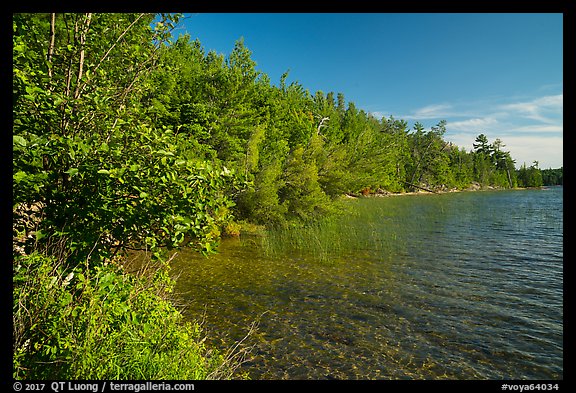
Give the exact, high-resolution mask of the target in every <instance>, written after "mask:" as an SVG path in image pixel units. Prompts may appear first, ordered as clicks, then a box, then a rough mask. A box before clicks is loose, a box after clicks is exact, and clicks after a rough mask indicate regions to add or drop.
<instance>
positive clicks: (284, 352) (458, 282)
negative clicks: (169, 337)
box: [173, 187, 563, 379]
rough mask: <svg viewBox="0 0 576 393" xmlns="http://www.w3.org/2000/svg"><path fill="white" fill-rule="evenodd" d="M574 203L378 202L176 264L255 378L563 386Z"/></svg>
mask: <svg viewBox="0 0 576 393" xmlns="http://www.w3.org/2000/svg"><path fill="white" fill-rule="evenodd" d="M562 193H563V191H562V188H561V187H553V188H549V189H545V190H513V191H489V192H488V191H487V192H469V193H466V192H464V193H454V194H442V195H418V196H403V197H390V198H369V199H359V200H355V201H350V206H351V211H350V212H349V213H347V214H345V215H343V216H342V217H340V218H338V219H336V220H330V221H326V222H324V223H320V224H318V225H316V226H315V227H312V228H309V229H307V230H305V231H299V232H295V230H293V231H283V232H276V233H271V234H270V235H269V236H268V237H266V238H242V239H240V240H238V239H233V240H226V241H224V242H223V243H222V245H221V248H220V254H218V255H214V256H211V257H209V258H205V257H202V256H199V255H197V254H195V253H192V252H181V253H180V254H179V256H178V257H177V258H176V259H175V261H174V262H173V268H174V272H175V274H179V275H180V276H179V278H178V280H177V287H176V290H177V291H178V292H179V293H180V294H181V297H182V300H183V301H184V303H185V305H186V310H185V315H187V316H189V317H190V318H193V319H201V318H202V317H204V319H205V324H204V326H205V329H206V330H207V334H208V336H209V339H210V340H211V343H210V344H211V345H216V346H219V347H221V348H228V347H230V346H231V345H233V343H234V341H237V340H240V339H242V338H243V337H244V336H245V335H246V333H247V332H248V329H249V326H250V325H251V323H253V322H254V321H258V329H257V331H256V332H255V333H253V334H252V335H251V336H250V337H249V339H248V340H247V343H248V344H250V345H254V350H253V351H252V357H251V360H250V361H249V362H247V363H246V364H245V365H244V369H245V370H246V371H248V372H249V374H250V376H251V378H252V379H327V378H329V379H331V378H336V379H441V378H450V379H562V378H563V195H562Z"/></svg>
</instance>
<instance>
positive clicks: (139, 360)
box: [13, 252, 246, 380]
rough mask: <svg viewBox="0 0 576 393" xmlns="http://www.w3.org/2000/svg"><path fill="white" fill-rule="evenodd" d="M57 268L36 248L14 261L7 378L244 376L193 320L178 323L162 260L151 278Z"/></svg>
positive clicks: (108, 267) (111, 269)
mask: <svg viewBox="0 0 576 393" xmlns="http://www.w3.org/2000/svg"><path fill="white" fill-rule="evenodd" d="M64 266H65V265H64V264H62V263H60V262H59V261H58V260H57V259H56V258H54V257H47V256H44V255H41V254H39V253H36V252H35V253H32V254H31V255H25V256H20V257H17V258H16V259H15V263H14V276H13V283H14V291H13V294H14V297H13V299H14V300H13V322H14V323H13V324H14V331H13V351H14V356H13V377H14V378H17V379H147V380H152V379H156V380H158V379H174V380H194V379H229V378H245V377H246V376H245V375H240V376H236V375H235V371H236V368H237V365H238V362H237V359H236V358H235V355H234V354H231V353H226V354H223V353H220V352H217V351H214V350H211V349H209V348H207V347H206V346H205V345H204V340H205V338H204V337H203V334H202V329H201V326H200V325H199V324H198V323H191V322H185V321H183V317H182V314H181V313H180V312H179V310H178V309H177V308H176V307H175V306H174V305H173V303H172V302H171V301H170V300H169V296H170V293H171V292H172V289H173V285H174V283H173V281H172V280H171V279H170V278H169V276H168V273H167V272H168V269H167V266H166V268H160V269H157V270H156V271H155V273H153V274H152V275H151V277H149V276H147V277H139V276H137V275H132V274H126V273H124V272H123V270H122V268H121V267H120V265H118V264H114V263H108V264H104V265H101V266H98V267H95V268H91V269H90V270H86V269H85V267H80V266H78V267H76V268H73V269H71V268H64Z"/></svg>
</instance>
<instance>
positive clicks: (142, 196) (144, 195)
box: [140, 191, 148, 198]
mask: <svg viewBox="0 0 576 393" xmlns="http://www.w3.org/2000/svg"><path fill="white" fill-rule="evenodd" d="M146 197H148V193H147V192H144V191H142V192H141V193H140V198H146Z"/></svg>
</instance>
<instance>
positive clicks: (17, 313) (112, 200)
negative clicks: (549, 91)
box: [12, 13, 563, 379]
mask: <svg viewBox="0 0 576 393" xmlns="http://www.w3.org/2000/svg"><path fill="white" fill-rule="evenodd" d="M179 18H180V16H179V15H173V14H161V15H154V14H92V13H86V14H48V13H46V14H14V15H13V194H12V195H13V201H12V206H13V232H14V233H13V239H14V240H13V244H14V265H13V268H14V277H13V282H14V303H13V311H14V317H13V318H14V327H15V330H14V334H13V350H14V358H13V359H14V371H13V375H14V377H16V378H33V379H37V378H49V379H67V378H84V379H98V378H110V379H117V378H127V379H163V378H168V379H198V378H217V377H224V378H229V377H230V376H231V375H233V372H234V369H235V367H234V361H236V360H237V359H235V358H234V354H221V353H216V352H215V351H212V350H210V349H208V348H205V347H204V345H203V341H202V339H201V334H202V333H201V329H200V327H199V326H198V325H195V324H190V323H186V324H184V323H183V322H182V321H181V315H180V314H179V312H178V310H177V309H176V308H175V307H174V306H173V305H172V304H171V302H170V299H171V295H170V293H171V288H172V286H173V282H172V281H171V280H170V279H169V277H168V273H167V269H168V263H167V262H163V261H165V259H166V256H167V255H168V254H167V251H169V250H173V249H175V248H178V247H191V248H194V249H196V250H198V251H200V252H203V253H207V254H208V253H211V252H215V250H217V246H218V241H219V239H220V237H221V236H222V235H226V234H228V235H237V234H238V233H239V230H240V224H239V223H253V224H260V225H266V226H268V227H278V226H280V227H282V226H287V225H305V224H306V223H310V222H313V221H314V220H315V219H317V218H319V217H322V216H325V215H327V214H331V213H334V212H335V211H336V210H337V207H336V203H335V201H336V200H337V199H338V198H340V197H341V196H342V195H345V194H352V195H369V194H373V193H375V192H389V193H403V192H410V191H416V190H418V189H426V190H432V191H446V190H462V189H466V188H468V187H470V186H471V185H473V184H477V185H478V187H480V188H486V187H498V188H515V187H531V186H541V185H543V184H545V183H546V182H548V183H550V184H561V183H562V181H563V177H562V176H563V175H562V170H561V169H558V170H552V169H550V170H540V169H539V168H538V163H537V162H534V164H533V165H531V166H529V167H526V165H523V166H521V167H520V168H519V169H516V167H515V161H514V159H513V157H511V155H510V153H509V152H507V151H506V150H505V149H504V148H505V145H504V142H503V141H502V140H500V139H496V140H494V141H489V140H488V139H487V138H486V136H485V135H484V134H483V133H482V131H481V130H479V132H478V137H477V138H476V140H475V141H474V149H473V150H472V151H466V150H465V149H464V148H459V147H458V146H455V145H453V144H452V143H450V142H448V141H446V140H445V139H444V135H445V132H446V122H445V121H441V122H439V123H438V124H437V125H435V126H433V127H431V128H430V129H425V128H424V127H423V125H422V124H421V123H418V122H417V123H415V124H414V125H413V127H412V128H410V127H409V125H408V123H407V122H406V121H404V120H401V119H395V118H393V117H390V118H382V119H377V118H376V117H374V116H373V115H371V114H370V113H368V112H366V111H364V110H362V109H361V108H357V107H356V106H355V105H354V103H353V102H348V101H346V99H345V96H344V94H343V93H341V92H339V93H334V92H327V93H325V92H322V91H317V92H314V93H311V92H309V91H308V90H307V89H306V87H305V86H302V85H300V84H299V83H298V82H292V83H289V84H288V83H287V79H288V76H289V74H288V72H286V73H285V74H284V75H283V76H282V77H281V79H280V81H278V82H277V85H276V84H274V83H275V82H274V81H271V80H270V79H269V77H268V76H267V75H266V74H264V73H262V72H260V71H258V70H257V69H256V66H257V65H256V63H255V62H254V61H253V60H252V58H251V52H250V50H249V49H248V48H247V47H246V46H245V45H244V43H243V40H242V39H239V40H238V41H237V42H236V44H235V46H234V49H233V50H232V52H231V53H230V54H229V55H227V56H225V55H222V54H217V53H215V52H213V51H209V52H206V51H205V49H204V48H203V47H202V44H201V43H200V42H199V41H197V40H196V41H194V40H192V39H191V37H190V36H187V35H182V36H179V37H177V38H176V37H173V36H172V31H173V29H174V27H175V26H176V25H177V23H178V20H179ZM287 67H289V65H287ZM134 250H137V251H144V252H146V253H148V254H149V255H150V257H151V258H152V260H154V261H158V267H157V272H156V273H155V274H152V275H147V276H145V277H144V276H142V277H140V276H138V277H135V276H133V275H129V274H127V273H126V272H125V271H124V270H123V267H122V261H123V258H125V255H126V253H127V252H130V251H134ZM182 354H185V355H182ZM87 355H89V356H87ZM103 359H105V360H106V361H104V362H103ZM128 359H129V360H128ZM183 365H186V367H183Z"/></svg>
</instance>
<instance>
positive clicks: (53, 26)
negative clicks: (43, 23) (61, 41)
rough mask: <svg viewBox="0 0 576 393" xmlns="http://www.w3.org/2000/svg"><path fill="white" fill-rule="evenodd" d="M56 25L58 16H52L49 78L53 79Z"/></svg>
mask: <svg viewBox="0 0 576 393" xmlns="http://www.w3.org/2000/svg"><path fill="white" fill-rule="evenodd" d="M55 25H56V14H55V13H52V14H50V45H49V46H48V56H47V60H48V64H49V65H48V77H49V78H50V79H52V64H51V62H52V55H53V54H54V38H55V30H56V29H55Z"/></svg>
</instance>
